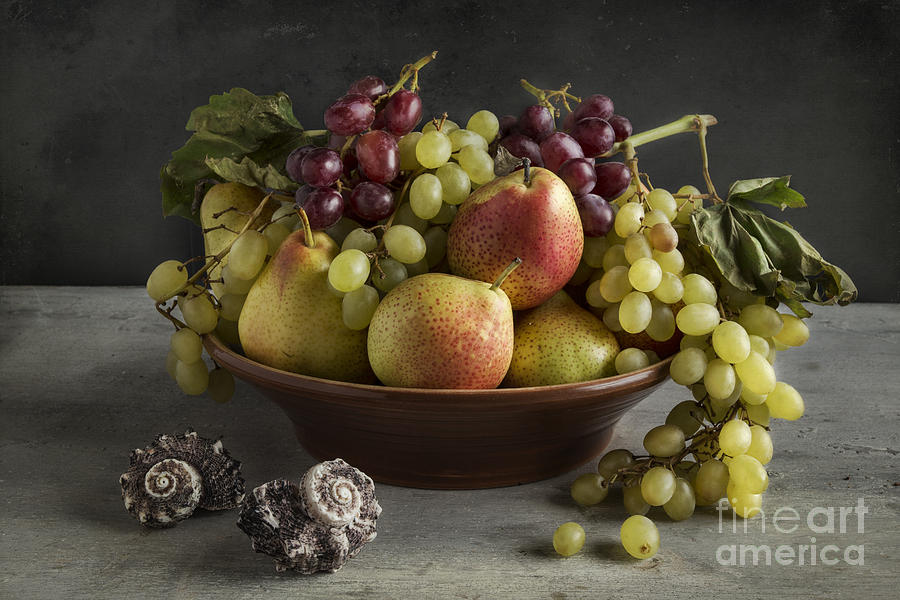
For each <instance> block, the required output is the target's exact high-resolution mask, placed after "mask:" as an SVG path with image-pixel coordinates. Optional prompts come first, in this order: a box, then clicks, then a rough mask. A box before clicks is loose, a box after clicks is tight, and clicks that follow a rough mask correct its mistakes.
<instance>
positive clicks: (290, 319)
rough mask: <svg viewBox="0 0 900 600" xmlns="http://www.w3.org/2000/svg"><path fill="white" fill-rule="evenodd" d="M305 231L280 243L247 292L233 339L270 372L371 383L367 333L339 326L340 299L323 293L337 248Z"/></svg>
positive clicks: (306, 222) (326, 291)
mask: <svg viewBox="0 0 900 600" xmlns="http://www.w3.org/2000/svg"><path fill="white" fill-rule="evenodd" d="M298 214H300V217H301V220H302V221H303V225H304V228H303V229H299V230H297V231H295V232H294V233H292V234H291V235H289V236H288V237H287V238H285V240H284V242H282V244H281V246H279V248H278V251H277V252H276V253H275V256H273V257H272V259H271V260H270V261H269V263H268V264H267V265H266V266H265V267H264V268H263V270H262V273H260V275H259V278H258V279H257V280H256V282H255V283H254V284H253V287H252V288H250V292H249V293H248V294H247V299H246V301H245V302H244V307H243V309H242V310H241V317H240V320H239V321H238V334H239V335H240V340H241V346H243V348H244V354H246V355H247V357H248V358H251V359H253V360H255V361H257V362H260V363H262V364H264V365H267V366H269V367H274V368H276V369H282V370H284V371H291V372H294V373H300V374H302V375H311V376H313V377H321V378H323V379H333V380H337V381H352V382H357V383H371V382H374V379H375V378H374V376H373V373H372V370H371V368H370V367H369V361H368V358H367V356H366V332H365V331H353V330H351V329H348V328H347V326H346V325H344V321H343V317H342V315H341V299H340V298H338V297H337V296H335V295H334V294H333V293H332V292H331V291H330V290H329V289H328V284H327V281H328V267H329V266H330V265H331V261H332V260H334V257H335V256H337V254H338V252H339V251H340V249H339V248H338V246H337V244H335V243H334V240H332V239H331V238H330V237H329V236H328V235H327V234H326V233H325V232H322V231H316V232H313V231H312V230H311V229H310V227H309V220H308V219H307V218H306V213H304V212H303V209H299V210H298Z"/></svg>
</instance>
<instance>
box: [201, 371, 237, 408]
mask: <svg viewBox="0 0 900 600" xmlns="http://www.w3.org/2000/svg"><path fill="white" fill-rule="evenodd" d="M207 391H208V392H209V397H210V398H212V399H213V400H214V401H215V402H218V403H219V404H225V403H226V402H228V401H229V400H231V397H232V396H234V376H233V375H232V374H231V373H230V372H228V371H227V370H225V369H223V368H221V367H219V368H216V369H213V370H212V371H211V372H210V374H209V386H208V388H207Z"/></svg>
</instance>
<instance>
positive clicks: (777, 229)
mask: <svg viewBox="0 0 900 600" xmlns="http://www.w3.org/2000/svg"><path fill="white" fill-rule="evenodd" d="M691 233H692V235H693V236H694V237H695V238H696V241H697V242H699V244H700V245H701V247H702V248H703V250H704V251H705V252H706V253H708V255H709V257H710V258H711V259H712V263H713V264H714V265H715V267H716V269H717V270H718V271H719V273H720V275H721V276H722V277H723V278H725V279H727V280H728V281H729V282H730V283H731V284H732V285H734V286H735V287H737V288H739V289H742V290H745V291H748V292H751V293H753V294H757V295H760V296H774V297H776V298H778V299H779V300H781V301H782V302H784V303H785V304H786V305H787V306H788V307H789V308H791V310H793V311H794V312H795V313H797V314H798V315H801V316H808V315H809V312H808V311H806V309H805V308H803V306H802V305H801V304H800V302H812V303H815V304H834V303H837V304H840V305H846V304H849V303H850V302H853V301H854V300H856V297H857V290H856V286H855V285H854V284H853V281H852V280H851V279H850V276H849V275H847V273H845V272H844V271H843V270H842V269H840V268H839V267H837V266H835V265H833V264H831V263H830V262H828V261H826V260H825V259H824V258H823V257H822V255H821V254H819V252H818V251H817V250H816V249H815V248H814V247H813V246H812V244H810V243H809V242H808V241H806V240H805V239H804V238H803V236H801V235H800V234H799V233H798V232H797V231H796V230H795V229H793V228H792V227H791V226H790V225H788V224H787V223H781V222H779V221H776V220H774V219H772V218H770V217H768V216H766V215H765V214H763V213H761V212H760V211H758V210H755V209H752V208H748V207H747V206H746V205H744V204H743V203H733V202H726V203H722V204H716V205H713V206H711V207H709V208H705V209H701V210H698V211H696V212H694V213H693V214H692V215H691Z"/></svg>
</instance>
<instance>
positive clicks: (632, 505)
mask: <svg viewBox="0 0 900 600" xmlns="http://www.w3.org/2000/svg"><path fill="white" fill-rule="evenodd" d="M622 504H624V505H625V511H626V512H627V513H628V514H629V515H646V514H647V511H648V510H650V505H649V504H647V502H646V501H645V500H644V496H643V495H642V494H641V486H640V485H639V484H638V485H631V486H627V487H625V489H623V490H622Z"/></svg>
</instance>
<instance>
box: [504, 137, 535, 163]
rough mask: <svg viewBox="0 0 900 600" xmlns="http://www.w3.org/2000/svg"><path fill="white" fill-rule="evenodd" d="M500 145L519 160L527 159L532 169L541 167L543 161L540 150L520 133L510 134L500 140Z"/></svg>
mask: <svg viewBox="0 0 900 600" xmlns="http://www.w3.org/2000/svg"><path fill="white" fill-rule="evenodd" d="M500 145H501V146H503V147H504V148H506V149H507V150H509V153H510V154H512V155H513V156H517V157H519V158H527V159H528V160H530V161H531V165H532V166H534V167H543V166H544V159H543V158H541V148H540V146H538V145H537V143H536V142H535V141H534V140H533V139H531V138H529V137H525V136H524V135H522V134H521V133H511V134H509V135H508V136H506V137H505V138H503V139H502V140H500Z"/></svg>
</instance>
